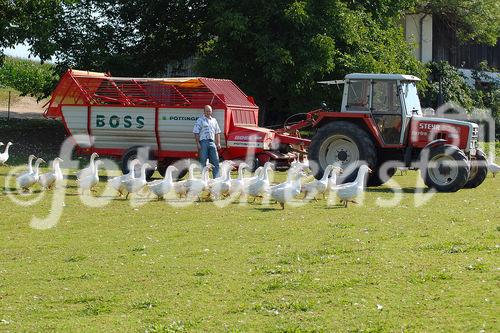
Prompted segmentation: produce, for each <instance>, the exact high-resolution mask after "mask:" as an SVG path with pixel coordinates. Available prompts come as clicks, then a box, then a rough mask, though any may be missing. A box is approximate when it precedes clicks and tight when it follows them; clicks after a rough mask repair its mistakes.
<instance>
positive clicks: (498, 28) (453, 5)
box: [414, 0, 500, 45]
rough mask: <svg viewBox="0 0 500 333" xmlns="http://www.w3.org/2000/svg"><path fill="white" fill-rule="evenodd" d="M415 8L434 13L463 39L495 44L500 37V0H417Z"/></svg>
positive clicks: (418, 10)
mask: <svg viewBox="0 0 500 333" xmlns="http://www.w3.org/2000/svg"><path fill="white" fill-rule="evenodd" d="M414 10H415V11H417V12H423V13H429V14H432V15H433V16H434V17H435V19H436V20H438V21H439V22H443V23H444V24H446V25H448V27H449V28H450V29H451V30H454V31H456V34H457V37H458V38H459V39H460V40H461V41H463V42H475V43H479V44H489V45H495V44H496V43H497V40H498V38H499V36H500V2H498V0H415V3H414Z"/></svg>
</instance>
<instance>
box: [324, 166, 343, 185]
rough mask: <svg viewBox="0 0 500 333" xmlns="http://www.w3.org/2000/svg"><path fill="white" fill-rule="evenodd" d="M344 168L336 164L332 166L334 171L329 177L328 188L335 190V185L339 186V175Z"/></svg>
mask: <svg viewBox="0 0 500 333" xmlns="http://www.w3.org/2000/svg"><path fill="white" fill-rule="evenodd" d="M343 171H344V170H342V168H340V167H338V166H334V167H333V168H332V172H331V174H330V178H328V190H329V191H332V190H335V187H336V186H337V178H338V176H339V175H340V174H341V173H342V172H343Z"/></svg>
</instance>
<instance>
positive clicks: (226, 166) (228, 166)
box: [208, 160, 234, 186]
mask: <svg viewBox="0 0 500 333" xmlns="http://www.w3.org/2000/svg"><path fill="white" fill-rule="evenodd" d="M233 166H234V162H233V161H231V160H225V161H222V163H221V167H220V176H219V177H217V178H213V179H211V178H209V179H208V186H212V184H214V183H217V182H221V181H223V180H224V179H225V178H226V173H227V170H228V169H229V172H231V170H232V169H233Z"/></svg>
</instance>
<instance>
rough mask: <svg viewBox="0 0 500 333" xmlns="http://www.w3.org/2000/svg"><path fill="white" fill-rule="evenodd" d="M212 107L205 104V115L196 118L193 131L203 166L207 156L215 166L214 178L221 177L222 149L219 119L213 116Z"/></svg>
mask: <svg viewBox="0 0 500 333" xmlns="http://www.w3.org/2000/svg"><path fill="white" fill-rule="evenodd" d="M212 112H213V110H212V107H211V106H210V105H205V108H204V110H203V116H201V117H200V118H198V119H197V120H196V123H195V124H194V128H193V133H194V137H195V139H196V147H197V148H198V154H199V157H200V163H201V165H202V167H203V166H205V165H206V163H207V158H208V160H209V161H210V163H211V164H212V165H213V166H214V169H213V170H212V175H213V177H214V178H217V177H219V154H218V153H217V151H218V150H219V149H220V133H221V130H220V128H219V124H218V123H217V119H215V118H214V117H212Z"/></svg>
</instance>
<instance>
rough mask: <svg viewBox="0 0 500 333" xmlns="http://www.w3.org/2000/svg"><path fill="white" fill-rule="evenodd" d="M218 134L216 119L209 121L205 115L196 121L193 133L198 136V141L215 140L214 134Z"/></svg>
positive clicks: (212, 118)
mask: <svg viewBox="0 0 500 333" xmlns="http://www.w3.org/2000/svg"><path fill="white" fill-rule="evenodd" d="M220 132H221V130H220V128H219V123H217V119H215V118H214V117H211V118H210V119H209V118H207V117H205V115H203V116H201V117H200V118H198V119H197V120H196V123H195V124H194V128H193V133H194V134H199V135H200V140H215V134H219V133H220Z"/></svg>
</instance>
